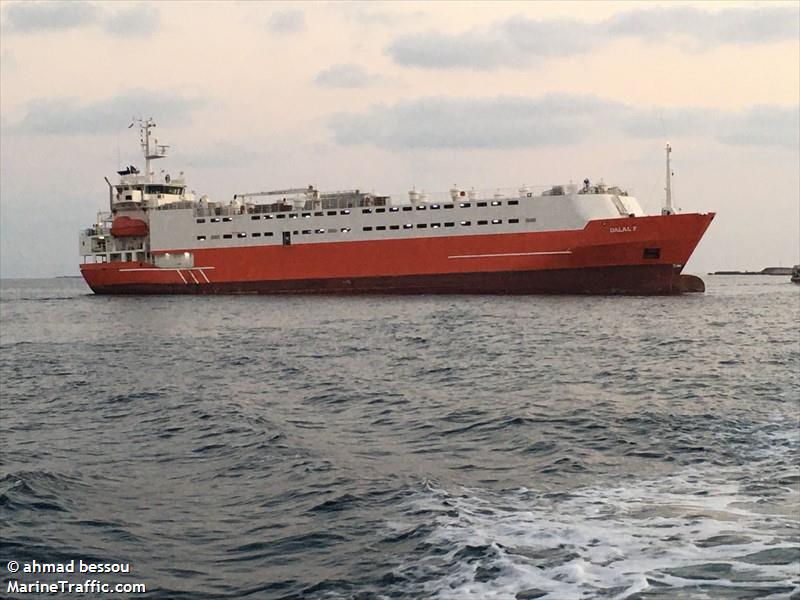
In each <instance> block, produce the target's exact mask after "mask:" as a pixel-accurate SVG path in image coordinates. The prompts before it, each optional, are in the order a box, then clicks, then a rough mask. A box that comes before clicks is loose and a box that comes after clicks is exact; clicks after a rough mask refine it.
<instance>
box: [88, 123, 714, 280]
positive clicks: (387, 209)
mask: <svg viewBox="0 0 800 600" xmlns="http://www.w3.org/2000/svg"><path fill="white" fill-rule="evenodd" d="M138 126H139V130H140V142H141V148H142V151H143V155H144V171H141V170H140V169H139V168H137V167H135V166H134V165H131V166H128V167H126V168H125V169H122V170H119V171H118V175H119V180H118V181H117V182H116V183H113V184H112V183H111V182H110V181H109V179H108V178H106V183H107V184H108V188H109V200H108V201H109V210H108V211H104V212H100V213H98V215H97V220H96V222H95V223H94V225H92V226H91V227H89V228H87V229H85V230H83V231H81V232H80V236H79V247H80V255H81V259H82V260H81V265H80V270H81V274H82V275H83V277H84V279H85V280H86V283H87V284H88V285H89V287H90V288H91V289H92V290H93V291H94V292H95V293H96V294H643V295H656V294H658V295H663V294H677V293H680V292H682V291H692V290H693V291H698V290H699V291H702V281H701V280H699V279H698V278H694V279H695V280H696V281H694V282H689V284H687V277H688V278H691V277H692V276H686V275H682V274H681V272H682V270H683V268H684V265H685V264H686V262H687V261H688V260H689V257H690V256H691V255H692V252H693V251H694V249H695V247H696V246H697V244H698V242H699V241H700V239H701V238H702V237H703V234H704V233H705V231H706V229H707V228H708V226H709V224H710V223H711V220H712V219H713V218H714V214H713V213H705V214H700V213H694V214H681V213H677V212H676V211H674V210H673V208H672V201H671V192H670V176H671V171H670V166H669V160H670V159H669V155H670V151H671V149H670V147H669V144H668V145H667V185H666V201H665V205H664V208H663V209H662V211H661V214H658V215H646V214H645V213H644V211H643V210H642V208H641V206H640V205H639V202H638V201H637V200H636V198H634V197H633V196H632V195H629V194H628V193H627V192H625V191H623V190H622V189H620V188H618V187H615V186H609V185H605V184H603V183H597V184H592V183H591V182H590V181H589V180H588V179H587V180H584V181H583V184H582V185H573V184H567V185H553V186H549V187H546V188H541V189H539V190H534V188H531V187H528V186H524V185H523V186H520V187H517V188H514V189H512V190H510V191H509V190H505V191H504V190H492V191H491V192H479V191H477V190H475V189H462V188H459V187H458V186H453V187H452V189H450V190H449V192H448V193H445V194H444V195H443V196H442V197H441V198H439V197H434V196H432V195H428V194H425V193H424V192H421V191H418V190H415V189H412V190H411V191H410V192H408V196H407V197H405V194H404V195H403V198H402V199H400V200H394V199H393V198H392V197H391V196H388V195H381V194H376V193H373V192H366V191H362V190H359V189H353V190H342V191H332V192H321V191H319V190H317V189H316V188H315V187H313V186H305V187H298V188H291V189H279V190H271V191H264V192H254V193H236V194H234V195H233V197H232V199H230V200H228V201H214V200H212V199H210V198H208V197H207V196H200V197H196V196H195V194H194V193H192V192H189V191H187V184H186V180H185V177H184V175H183V173H182V172H181V173H179V174H178V175H177V176H171V175H170V174H169V173H167V172H165V171H164V170H161V171H160V172H159V173H156V172H154V170H153V169H152V166H151V165H152V163H153V161H155V160H157V159H163V158H166V156H167V152H168V148H169V147H168V146H166V145H162V144H159V143H158V140H157V139H155V138H154V137H153V131H152V129H153V128H154V127H155V123H154V122H153V119H146V120H145V119H141V120H138ZM697 282H699V283H697Z"/></svg>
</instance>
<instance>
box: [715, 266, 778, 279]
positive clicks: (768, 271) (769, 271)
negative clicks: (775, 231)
mask: <svg viewBox="0 0 800 600" xmlns="http://www.w3.org/2000/svg"><path fill="white" fill-rule="evenodd" d="M791 274H792V267H765V268H763V269H761V270H760V271H714V272H713V273H709V275H780V276H781V277H785V276H787V275H791Z"/></svg>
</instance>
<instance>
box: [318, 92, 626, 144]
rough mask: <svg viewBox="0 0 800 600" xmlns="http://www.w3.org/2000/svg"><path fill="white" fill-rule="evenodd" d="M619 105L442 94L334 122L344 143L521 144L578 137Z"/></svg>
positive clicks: (590, 100) (581, 99) (577, 98)
mask: <svg viewBox="0 0 800 600" xmlns="http://www.w3.org/2000/svg"><path fill="white" fill-rule="evenodd" d="M620 107H621V105H618V104H616V103H612V102H607V101H604V100H601V99H599V98H597V97H594V96H569V95H547V96H543V97H541V98H522V97H516V96H500V97H497V98H479V99H466V98H449V97H441V96H438V97H429V98H421V99H419V100H411V101H406V102H400V103H398V104H395V105H394V106H389V107H387V106H375V107H372V108H371V109H370V110H369V111H368V112H367V113H363V114H338V115H335V116H334V117H333V118H332V119H331V123H330V124H331V127H332V128H333V131H334V134H335V139H336V141H337V142H338V143H340V144H343V145H349V144H373V145H376V146H381V147H385V148H392V149H398V148H518V147H529V146H545V145H557V144H569V143H574V142H577V141H580V139H582V138H583V137H584V135H585V132H586V131H587V130H592V129H593V126H594V123H595V121H596V120H597V119H598V118H600V117H605V119H604V121H607V120H608V118H609V117H610V116H612V115H614V114H615V113H616V112H617V111H619V110H620Z"/></svg>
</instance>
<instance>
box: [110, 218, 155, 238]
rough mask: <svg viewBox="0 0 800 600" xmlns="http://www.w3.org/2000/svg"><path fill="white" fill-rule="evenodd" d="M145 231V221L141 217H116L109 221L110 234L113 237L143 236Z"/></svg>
mask: <svg viewBox="0 0 800 600" xmlns="http://www.w3.org/2000/svg"><path fill="white" fill-rule="evenodd" d="M147 231H148V229H147V223H145V222H144V221H142V220H141V219H132V218H130V217H117V218H116V219H114V222H113V223H111V235H113V236H114V237H143V236H145V235H147Z"/></svg>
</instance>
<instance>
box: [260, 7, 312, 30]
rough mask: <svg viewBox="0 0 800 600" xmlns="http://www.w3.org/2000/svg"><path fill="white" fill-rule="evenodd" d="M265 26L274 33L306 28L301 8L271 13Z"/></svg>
mask: <svg viewBox="0 0 800 600" xmlns="http://www.w3.org/2000/svg"><path fill="white" fill-rule="evenodd" d="M267 27H268V28H269V30H270V31H272V32H274V33H299V32H301V31H303V30H304V29H305V28H306V16H305V13H304V12H303V11H302V10H283V11H278V12H274V13H272V15H271V16H270V18H269V21H268V22H267Z"/></svg>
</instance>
